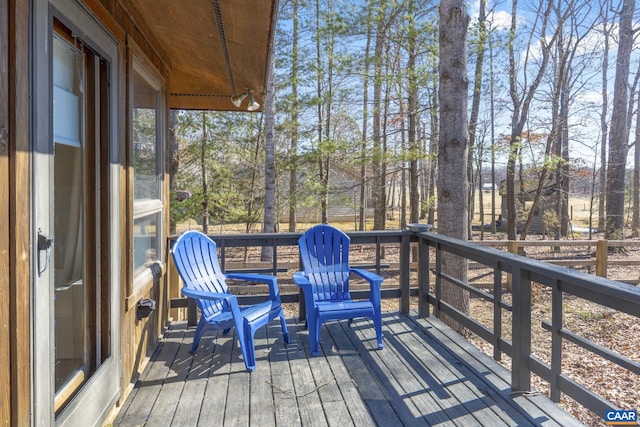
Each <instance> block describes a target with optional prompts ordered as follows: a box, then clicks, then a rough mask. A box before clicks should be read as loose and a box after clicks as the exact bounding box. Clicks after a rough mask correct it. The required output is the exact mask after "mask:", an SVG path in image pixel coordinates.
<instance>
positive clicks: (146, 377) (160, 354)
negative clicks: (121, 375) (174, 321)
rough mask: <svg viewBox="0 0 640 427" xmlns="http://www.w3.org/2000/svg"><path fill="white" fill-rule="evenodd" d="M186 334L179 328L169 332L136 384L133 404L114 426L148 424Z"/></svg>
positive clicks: (132, 399)
mask: <svg viewBox="0 0 640 427" xmlns="http://www.w3.org/2000/svg"><path fill="white" fill-rule="evenodd" d="M185 334H186V330H185V329H184V328H179V327H178V328H172V329H170V330H169V333H168V334H167V337H166V338H165V339H164V340H163V341H162V342H161V343H160V345H159V347H158V350H157V351H155V352H154V355H153V357H152V361H153V362H150V363H149V365H148V367H147V369H145V371H144V372H143V373H142V375H141V376H140V379H139V380H138V382H137V383H136V386H135V387H134V389H135V393H132V396H130V397H129V399H131V404H129V405H125V406H126V407H127V410H126V411H121V413H120V414H118V417H116V420H115V421H114V424H117V425H123V426H139V425H144V424H145V423H146V422H147V420H148V418H149V416H150V415H151V411H152V408H153V407H154V406H155V403H156V400H157V398H158V395H159V394H160V391H161V390H162V387H163V383H164V380H165V378H166V377H167V376H168V375H169V373H170V366H171V362H172V361H173V359H175V357H176V354H178V352H179V351H180V348H181V347H182V346H183V339H184V336H185Z"/></svg>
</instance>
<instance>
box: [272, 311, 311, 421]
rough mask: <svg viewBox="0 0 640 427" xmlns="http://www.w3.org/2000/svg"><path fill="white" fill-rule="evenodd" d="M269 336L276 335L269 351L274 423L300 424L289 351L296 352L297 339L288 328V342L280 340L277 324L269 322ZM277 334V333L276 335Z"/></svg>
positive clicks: (279, 329)
mask: <svg viewBox="0 0 640 427" xmlns="http://www.w3.org/2000/svg"><path fill="white" fill-rule="evenodd" d="M267 333H268V335H269V336H274V335H275V336H276V337H279V338H276V339H275V341H274V344H273V348H272V349H271V352H269V365H270V366H271V381H270V385H271V388H272V390H273V402H274V407H275V414H274V415H275V420H276V425H282V426H292V427H295V426H300V425H301V424H302V422H301V420H300V414H299V413H298V403H297V401H296V396H295V388H294V386H293V378H292V372H291V367H290V364H289V353H291V354H296V353H297V352H298V348H299V339H298V337H297V336H296V334H295V333H294V331H292V329H291V328H289V337H290V339H291V343H290V344H285V343H284V341H283V340H282V332H281V328H280V325H279V324H276V323H275V322H274V323H271V324H270V325H269V327H268V331H267ZM278 334H279V335H278Z"/></svg>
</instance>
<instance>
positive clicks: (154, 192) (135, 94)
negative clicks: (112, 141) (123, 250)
mask: <svg viewBox="0 0 640 427" xmlns="http://www.w3.org/2000/svg"><path fill="white" fill-rule="evenodd" d="M130 81H131V91H130V92H129V93H130V96H131V100H132V106H133V108H132V111H131V124H132V125H131V132H132V135H131V141H132V145H133V147H132V153H131V163H132V166H133V168H132V169H133V179H132V180H133V231H132V236H133V260H132V262H133V275H134V283H135V278H136V277H138V276H140V275H141V273H143V272H145V271H147V267H149V266H150V265H151V264H153V263H154V262H156V261H158V260H160V259H161V257H162V224H163V201H162V184H163V179H162V177H163V164H164V162H163V161H162V159H163V157H164V151H163V144H162V141H163V140H164V136H163V132H162V125H163V120H162V111H164V109H163V108H162V91H161V89H162V86H161V84H160V80H159V79H158V78H156V77H155V76H154V74H152V73H151V72H150V71H149V69H148V68H146V67H145V66H144V65H143V64H142V63H141V62H140V61H139V60H137V59H136V58H135V57H134V59H133V67H132V76H131V80H130ZM134 286H135V285H134Z"/></svg>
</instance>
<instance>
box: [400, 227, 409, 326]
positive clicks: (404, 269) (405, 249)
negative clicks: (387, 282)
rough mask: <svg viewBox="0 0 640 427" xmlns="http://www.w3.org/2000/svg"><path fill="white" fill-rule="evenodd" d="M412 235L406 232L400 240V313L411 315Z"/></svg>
mask: <svg viewBox="0 0 640 427" xmlns="http://www.w3.org/2000/svg"><path fill="white" fill-rule="evenodd" d="M410 253H411V234H409V233H408V232H404V233H403V234H402V238H401V240H400V312H402V313H405V314H409V300H410V296H411V295H410V283H409V276H410V274H411V271H410V268H411V264H410Z"/></svg>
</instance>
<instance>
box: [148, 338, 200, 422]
mask: <svg viewBox="0 0 640 427" xmlns="http://www.w3.org/2000/svg"><path fill="white" fill-rule="evenodd" d="M192 336H193V332H192V331H189V333H187V334H185V335H184V336H183V340H182V345H180V346H179V348H178V352H177V353H176V355H175V358H174V359H173V360H172V361H171V360H167V361H165V363H166V364H167V365H168V366H170V368H169V372H168V374H167V376H166V377H165V378H164V381H163V383H162V388H161V389H160V392H159V393H158V397H157V398H156V401H155V404H154V405H153V408H152V409H151V414H149V418H148V419H147V425H150V426H158V427H163V426H166V427H169V426H172V425H173V417H174V415H175V412H176V409H177V407H178V403H179V402H180V396H181V395H182V390H183V389H184V386H185V384H186V379H187V377H188V375H189V368H190V367H191V364H192V363H193V359H194V358H193V356H192V355H191V354H190V353H189V350H190V348H191V345H190V343H191V339H189V337H192Z"/></svg>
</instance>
